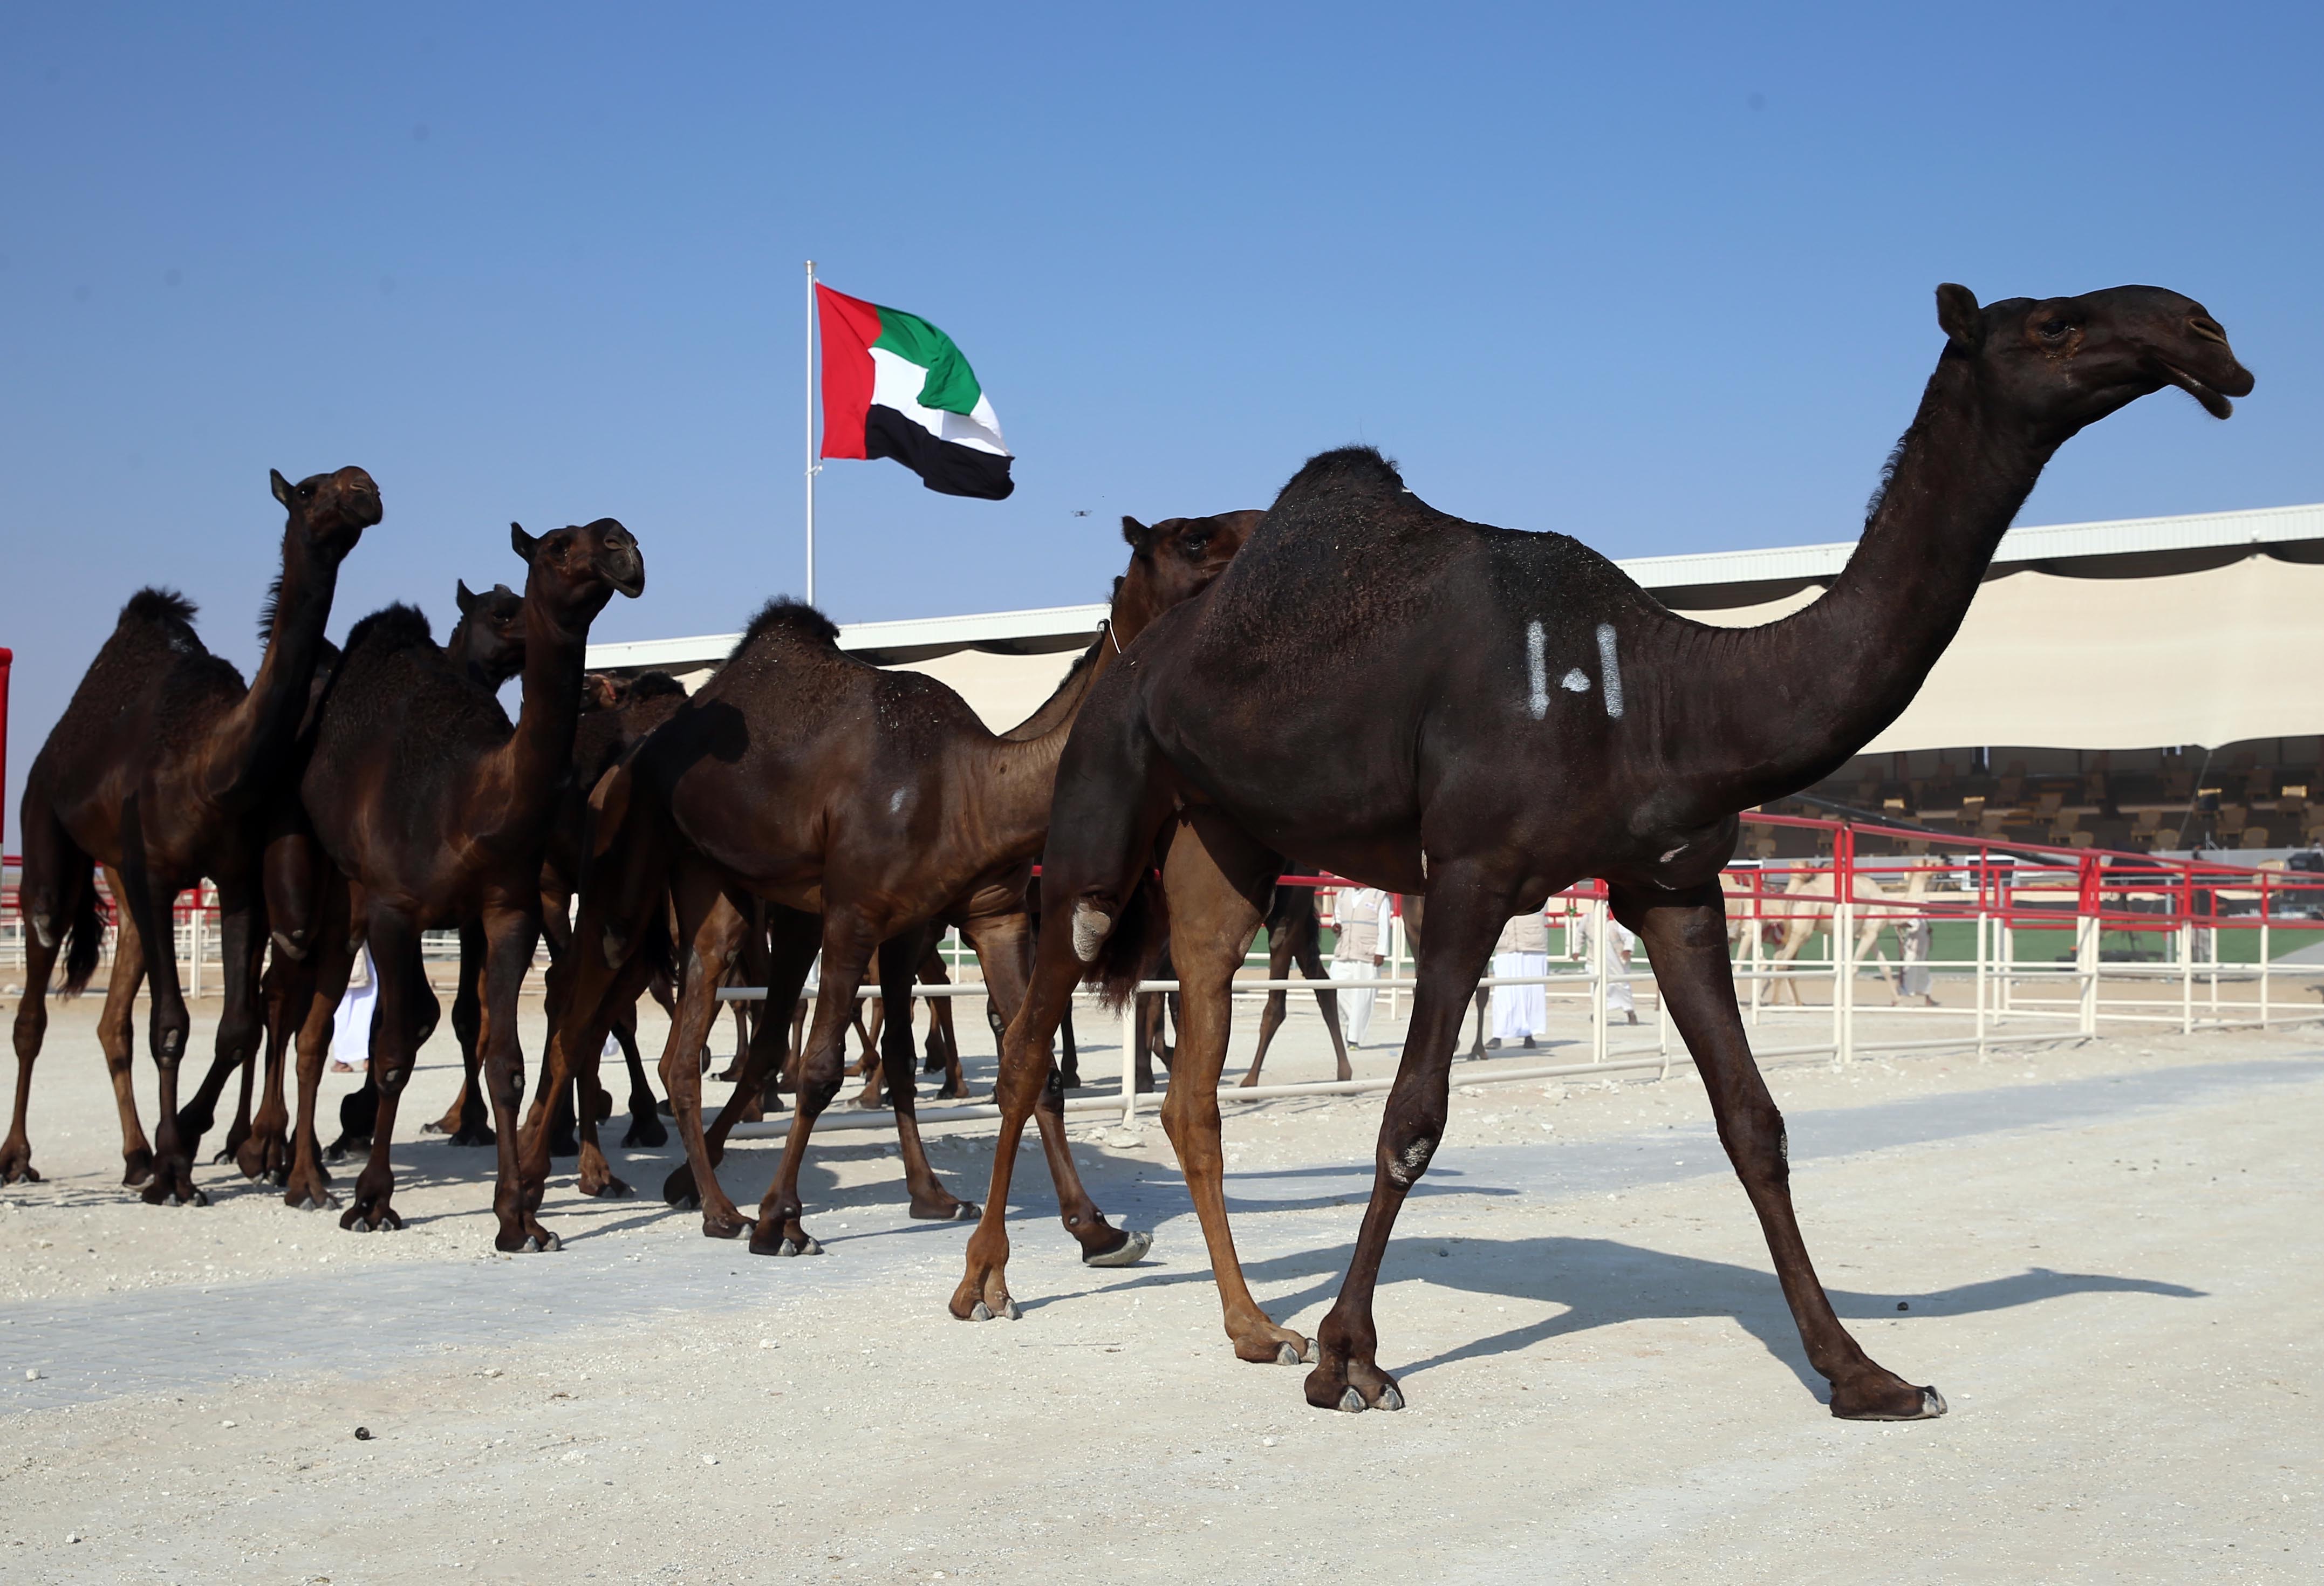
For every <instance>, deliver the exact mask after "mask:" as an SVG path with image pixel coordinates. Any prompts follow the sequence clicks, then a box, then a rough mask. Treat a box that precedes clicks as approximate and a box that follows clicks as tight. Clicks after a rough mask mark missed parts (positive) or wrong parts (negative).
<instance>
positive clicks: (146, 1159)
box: [24, 1151, 153, 1189]
mask: <svg viewBox="0 0 2324 1586" xmlns="http://www.w3.org/2000/svg"><path fill="white" fill-rule="evenodd" d="M24 1176H25V1178H26V1179H27V1180H28V1181H30V1182H31V1183H33V1184H38V1183H40V1182H41V1176H40V1175H39V1174H37V1173H35V1172H33V1171H32V1164H31V1163H29V1162H27V1163H26V1164H25V1165H24ZM152 1176H153V1153H152V1152H151V1151H139V1152H136V1153H134V1155H131V1156H127V1157H123V1158H122V1159H121V1182H122V1184H123V1185H124V1186H125V1187H127V1188H129V1189H135V1188H136V1187H137V1186H138V1185H141V1184H143V1183H144V1182H145V1181H146V1180H147V1179H149V1178H151V1177H152Z"/></svg>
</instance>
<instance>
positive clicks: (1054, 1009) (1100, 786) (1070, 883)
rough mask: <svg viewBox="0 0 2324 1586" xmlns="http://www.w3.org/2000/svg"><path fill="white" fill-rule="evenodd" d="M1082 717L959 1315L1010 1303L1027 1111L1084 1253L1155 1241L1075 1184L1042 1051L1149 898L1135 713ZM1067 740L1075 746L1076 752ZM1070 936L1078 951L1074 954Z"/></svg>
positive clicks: (1158, 791)
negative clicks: (1016, 1177)
mask: <svg viewBox="0 0 2324 1586" xmlns="http://www.w3.org/2000/svg"><path fill="white" fill-rule="evenodd" d="M1083 724H1084V725H1087V726H1090V727H1092V728H1093V731H1092V732H1091V733H1089V734H1088V735H1087V738H1086V739H1085V740H1084V741H1082V742H1076V744H1075V745H1074V749H1073V750H1069V751H1068V754H1069V757H1074V758H1076V760H1077V762H1078V763H1077V765H1076V776H1075V777H1074V779H1073V780H1072V781H1070V782H1068V781H1067V780H1065V779H1063V778H1062V777H1061V778H1060V780H1059V783H1058V787H1059V788H1060V789H1061V792H1062V791H1063V790H1065V789H1068V788H1070V789H1072V794H1071V796H1069V797H1061V798H1060V800H1059V804H1058V807H1057V810H1056V811H1054V812H1053V814H1052V817H1051V824H1050V827H1049V845H1048V848H1047V851H1046V852H1045V853H1043V855H1042V858H1041V917H1042V919H1043V921H1044V923H1045V927H1046V928H1045V929H1043V930H1042V932H1041V933H1040V937H1039V940H1038V942H1037V945H1036V947H1035V950H1034V962H1033V978H1032V983H1031V985H1030V986H1028V988H1027V991H1026V993H1025V1001H1024V1004H1023V1006H1021V1007H1019V1009H1018V1010H1016V1012H1015V1014H1014V1015H1013V1016H1012V1017H1011V1018H1010V1021H1009V1034H1008V1037H1007V1038H1006V1039H1005V1040H1003V1041H1002V1042H1001V1073H1000V1076H999V1078H998V1080H997V1081H996V1082H995V1083H994V1085H993V1088H992V1099H993V1101H994V1102H996V1103H997V1104H998V1105H999V1106H1000V1108H1001V1130H1000V1136H999V1138H998V1139H996V1140H995V1141H994V1143H993V1149H992V1179H991V1187H990V1188H989V1189H988V1190H987V1192H986V1194H985V1200H984V1215H983V1217H982V1219H981V1220H980V1221H979V1222H978V1223H977V1225H976V1231H975V1232H974V1233H973V1234H971V1235H970V1236H969V1240H968V1249H967V1253H966V1269H965V1270H964V1272H963V1273H962V1274H961V1280H960V1283H959V1286H957V1287H955V1288H954V1290H953V1295H952V1300H951V1303H950V1305H949V1306H948V1309H950V1311H951V1312H952V1314H954V1316H955V1317H958V1318H959V1319H960V1320H962V1321H964V1322H965V1321H972V1320H973V1321H985V1320H989V1319H990V1318H991V1317H994V1316H1010V1317H1013V1316H1015V1315H1016V1314H1017V1307H1016V1304H1015V1302H1014V1301H1012V1300H1011V1299H1010V1297H1009V1281H1008V1266H1009V1227H1008V1219H1009V1184H1010V1176H1011V1174H1012V1172H1013V1170H1014V1168H1015V1166H1016V1162H1017V1147H1018V1143H1019V1141H1020V1140H1021V1139H1023V1138H1024V1134H1025V1120H1026V1119H1028V1118H1030V1117H1036V1116H1037V1117H1038V1120H1039V1122H1040V1127H1041V1148H1042V1154H1043V1155H1044V1156H1045V1157H1047V1159H1048V1165H1049V1179H1050V1182H1051V1183H1052V1184H1053V1185H1055V1186H1056V1193H1057V1206H1058V1212H1059V1214H1060V1216H1061V1218H1062V1219H1063V1221H1064V1222H1065V1229H1066V1231H1068V1232H1070V1233H1071V1234H1072V1235H1073V1236H1074V1239H1075V1240H1077V1241H1079V1243H1080V1245H1081V1247H1082V1259H1083V1260H1084V1262H1087V1263H1090V1264H1093V1265H1098V1266H1110V1267H1111V1266H1120V1267H1127V1266H1130V1265H1132V1264H1133V1263H1135V1262H1137V1261H1138V1260H1139V1259H1143V1258H1144V1256H1145V1254H1146V1252H1147V1250H1148V1249H1150V1248H1151V1247H1152V1245H1153V1242H1154V1241H1153V1236H1152V1235H1150V1234H1147V1233H1132V1232H1131V1231H1129V1230H1127V1229H1116V1228H1114V1227H1112V1226H1111V1225H1110V1224H1109V1223H1108V1222H1106V1220H1105V1217H1104V1215H1103V1214H1102V1213H1100V1212H1099V1211H1098V1208H1097V1203H1095V1202H1094V1201H1093V1200H1092V1199H1091V1198H1090V1195H1089V1191H1088V1190H1087V1189H1086V1188H1085V1187H1084V1185H1083V1184H1082V1181H1081V1175H1080V1174H1079V1173H1078V1172H1077V1171H1076V1170H1075V1169H1074V1158H1073V1153H1072V1151H1071V1150H1069V1149H1068V1148H1066V1144H1065V1109H1064V1100H1065V1090H1064V1087H1063V1086H1062V1085H1061V1084H1060V1083H1058V1079H1057V1074H1056V1068H1055V1067H1054V1066H1053V1065H1052V1064H1051V1063H1050V1060H1049V1043H1050V1041H1051V1040H1052V1038H1054V1037H1055V1036H1056V1029H1057V1026H1058V1025H1059V1024H1060V1023H1061V1022H1062V1021H1063V1020H1064V1019H1065V1010H1066V1009H1067V1008H1069V1007H1070V1006H1071V1005H1072V1002H1073V994H1074V986H1075V985H1077V984H1078V983H1079V982H1080V981H1081V978H1082V975H1083V973H1084V971H1085V970H1086V969H1087V968H1088V964H1089V962H1093V961H1095V960H1096V959H1097V958H1098V957H1099V956H1100V955H1101V954H1102V953H1103V952H1104V950H1105V947H1106V945H1107V938H1108V937H1110V936H1111V935H1112V933H1113V931H1114V930H1115V928H1116V927H1118V926H1119V925H1120V921H1121V919H1122V917H1123V915H1124V914H1125V912H1126V911H1128V910H1129V909H1131V908H1148V907H1150V903H1148V902H1141V901H1139V899H1137V891H1138V889H1139V886H1140V885H1141V884H1143V882H1144V879H1145V876H1144V872H1145V871H1146V868H1147V865H1148V861H1149V856H1150V855H1151V854H1152V853H1153V852H1154V838H1155V834H1156V833H1157V831H1158V830H1159V829H1160V827H1161V825H1162V821H1163V819H1164V817H1165V816H1166V815H1167V812H1168V810H1169V807H1170V804H1171V802H1172V800H1171V798H1170V795H1169V793H1168V792H1167V789H1165V788H1160V787H1157V785H1156V782H1155V779H1153V778H1152V776H1151V774H1150V768H1151V765H1152V753H1153V751H1152V745H1151V742H1150V740H1148V738H1147V737H1146V736H1145V733H1144V731H1143V728H1142V725H1140V724H1138V723H1137V722H1136V721H1135V720H1134V719H1133V720H1131V721H1129V722H1111V721H1108V722H1096V721H1093V719H1092V718H1091V717H1089V716H1088V715H1087V714H1086V713H1084V716H1083ZM1078 736H1079V734H1078V732H1077V738H1078ZM1084 743H1085V744H1086V748H1084ZM1074 751H1081V753H1080V754H1079V755H1078V756H1075V755H1074ZM1092 761H1094V762H1096V763H1095V764H1094V765H1092V764H1090V763H1089V762H1092ZM1060 814H1062V816H1064V818H1063V819H1059V818H1057V816H1058V815H1060ZM1076 936H1078V937H1080V938H1081V941H1082V946H1083V951H1084V952H1085V953H1087V954H1089V960H1088V961H1085V960H1084V959H1083V958H1082V957H1080V956H1077V955H1076V954H1075V951H1074V939H1075V937H1076ZM1093 937H1094V938H1095V939H1094V940H1093ZM986 973H987V974H988V975H989V974H990V973H991V970H990V969H989V968H988V969H987V971H986Z"/></svg>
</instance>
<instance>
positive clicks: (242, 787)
mask: <svg viewBox="0 0 2324 1586" xmlns="http://www.w3.org/2000/svg"><path fill="white" fill-rule="evenodd" d="M338 583H339V558H338V557H337V556H335V555H332V554H331V553H329V552H327V551H323V550H318V549H316V548H314V547H313V546H310V545H309V544H308V543H307V541H306V539H305V538H304V537H303V536H302V535H300V532H299V530H298V527H297V525H296V524H292V525H291V526H289V527H286V528H285V529H284V530H283V531H282V582H281V587H280V588H279V589H278V590H277V591H276V593H275V598H274V620H273V622H272V626H270V627H269V628H268V630H267V633H266V653H265V654H264V655H263V656H262V657H261V658H260V659H259V662H258V671H257V674H256V675H255V676H254V677H253V678H251V680H250V689H249V691H248V692H247V693H245V694H244V696H243V697H242V702H241V704H239V705H236V706H235V710H234V713H233V714H232V715H230V716H228V717H227V718H226V722H225V724H224V725H223V726H222V727H221V729H220V731H219V733H218V734H217V736H216V737H215V738H214V739H213V740H212V741H211V744H210V754H209V761H208V771H209V775H208V791H209V793H210V796H211V797H212V798H216V799H217V801H218V802H219V803H221V804H226V805H231V806H235V807H246V806H248V805H249V804H251V803H252V802H253V801H254V800H255V799H256V798H259V797H260V796H262V795H263V793H264V791H265V789H266V788H267V787H268V785H269V784H270V782H271V779H272V777H273V775H274V773H275V772H277V771H278V770H281V768H282V767H283V765H284V764H285V763H286V762H287V761H288V759H289V757H290V753H291V742H292V740H293V739H294V738H295V737H296V736H297V735H298V731H299V722H300V717H301V716H302V715H304V714H305V712H306V709H307V696H308V690H309V686H310V685H311V684H312V683H313V681H314V677H315V664H316V662H317V661H318V659H320V658H321V656H322V651H323V630H324V628H325V627H326V626H327V625H328V624H329V622H330V620H331V599H332V596H333V595H335V594H337V589H338Z"/></svg>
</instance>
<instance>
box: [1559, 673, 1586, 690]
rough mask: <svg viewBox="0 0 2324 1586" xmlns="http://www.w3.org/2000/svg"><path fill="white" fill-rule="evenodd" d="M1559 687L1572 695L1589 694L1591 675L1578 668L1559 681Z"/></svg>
mask: <svg viewBox="0 0 2324 1586" xmlns="http://www.w3.org/2000/svg"><path fill="white" fill-rule="evenodd" d="M1557 686H1558V687H1561V688H1563V689H1566V690H1568V691H1569V692H1571V693H1574V694H1587V693H1589V692H1590V674H1589V673H1587V672H1585V671H1583V670H1582V669H1581V668H1580V667H1576V668H1574V669H1572V671H1570V672H1568V673H1566V674H1565V676H1563V678H1559V679H1558V680H1557Z"/></svg>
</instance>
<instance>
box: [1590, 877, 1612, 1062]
mask: <svg viewBox="0 0 2324 1586" xmlns="http://www.w3.org/2000/svg"><path fill="white" fill-rule="evenodd" d="M1611 917H1612V910H1610V909H1609V908H1607V906H1606V899H1603V898H1592V899H1591V900H1590V1061H1591V1062H1592V1063H1603V1062H1605V1061H1606V960H1607V953H1606V926H1607V922H1608V921H1609V919H1610V918H1611Z"/></svg>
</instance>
